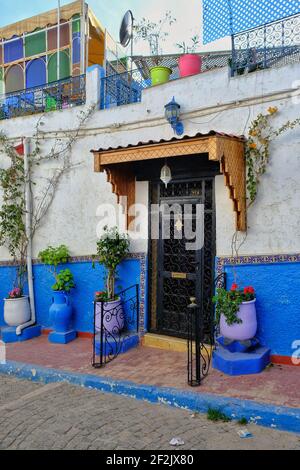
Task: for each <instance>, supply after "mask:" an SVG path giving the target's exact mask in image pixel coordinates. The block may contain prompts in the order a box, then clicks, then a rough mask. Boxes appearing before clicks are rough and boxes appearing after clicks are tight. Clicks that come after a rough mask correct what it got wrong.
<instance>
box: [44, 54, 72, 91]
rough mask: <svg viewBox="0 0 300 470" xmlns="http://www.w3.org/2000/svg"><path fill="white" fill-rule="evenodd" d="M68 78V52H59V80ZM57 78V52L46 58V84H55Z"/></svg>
mask: <svg viewBox="0 0 300 470" xmlns="http://www.w3.org/2000/svg"><path fill="white" fill-rule="evenodd" d="M68 77H70V55H69V51H68V50H66V51H61V52H60V80H62V79H63V78H68ZM57 80H58V78H57V52H56V53H55V54H52V55H51V56H49V57H48V82H49V83H52V82H56V81H57Z"/></svg>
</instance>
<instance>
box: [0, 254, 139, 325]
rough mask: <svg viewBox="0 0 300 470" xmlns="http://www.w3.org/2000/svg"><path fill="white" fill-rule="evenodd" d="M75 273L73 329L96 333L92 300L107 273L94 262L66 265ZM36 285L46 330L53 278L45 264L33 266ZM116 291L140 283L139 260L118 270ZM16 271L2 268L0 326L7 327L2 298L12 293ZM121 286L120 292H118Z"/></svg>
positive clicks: (39, 312) (39, 315) (39, 317)
mask: <svg viewBox="0 0 300 470" xmlns="http://www.w3.org/2000/svg"><path fill="white" fill-rule="evenodd" d="M64 268H69V269H71V270H72V272H73V274H74V279H75V282H76V288H75V289H74V290H73V291H72V293H71V302H72V305H73V311H74V328H75V330H77V331H80V332H87V333H91V332H92V331H93V315H94V313H93V312H94V310H93V300H94V294H95V292H96V291H99V290H105V270H104V269H103V267H102V266H100V265H99V264H96V266H95V269H93V268H92V263H91V262H78V263H70V264H68V265H64ZM33 271H34V286H35V300H36V312H37V321H38V323H39V324H40V325H42V327H43V328H50V327H51V325H50V322H49V307H50V305H51V300H52V290H51V286H52V285H53V277H52V275H51V274H50V273H49V271H48V270H47V268H46V267H45V266H43V265H35V266H34V270H33ZM118 274H119V278H118V280H117V283H116V286H117V292H118V291H119V290H121V289H126V288H127V287H130V286H132V285H134V284H140V277H141V264H140V260H138V259H137V260H135V259H133V260H126V261H124V262H123V263H122V264H121V266H120V267H119V272H118ZM14 276H15V268H13V267H9V266H3V267H0V327H1V326H4V320H3V304H4V302H3V299H4V298H5V297H6V296H7V294H8V292H9V291H10V290H11V286H12V284H13V281H14ZM119 287H120V289H119Z"/></svg>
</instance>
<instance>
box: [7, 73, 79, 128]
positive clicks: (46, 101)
mask: <svg viewBox="0 0 300 470" xmlns="http://www.w3.org/2000/svg"><path fill="white" fill-rule="evenodd" d="M85 99H86V79H85V75H81V76H77V77H71V78H67V79H64V80H59V81H57V82H53V83H49V84H47V85H42V86H38V87H34V88H29V89H27V90H20V91H16V92H13V93H7V94H6V95H2V96H0V120H3V119H11V118H14V117H20V116H29V115H32V114H37V113H45V112H49V111H55V110H60V109H66V108H71V107H74V106H80V105H82V104H84V103H85Z"/></svg>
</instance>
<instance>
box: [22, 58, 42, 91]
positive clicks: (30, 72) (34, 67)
mask: <svg viewBox="0 0 300 470" xmlns="http://www.w3.org/2000/svg"><path fill="white" fill-rule="evenodd" d="M46 83H47V68H46V58H45V57H41V58H40V59H34V60H31V61H30V62H27V64H26V88H32V87H35V86H40V85H45V84H46Z"/></svg>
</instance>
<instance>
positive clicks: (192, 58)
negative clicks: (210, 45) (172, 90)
mask: <svg viewBox="0 0 300 470" xmlns="http://www.w3.org/2000/svg"><path fill="white" fill-rule="evenodd" d="M199 43H200V37H199V36H197V35H196V36H193V37H192V38H191V43H190V45H188V44H187V43H186V42H185V41H184V42H181V43H178V44H176V46H177V47H178V48H179V49H180V51H181V52H182V54H183V55H182V56H181V57H180V59H179V62H178V66H179V73H180V76H181V77H188V76H190V75H196V74H198V73H200V72H201V67H202V58H201V57H200V55H199V54H195V51H196V48H197V46H198V45H199Z"/></svg>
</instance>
